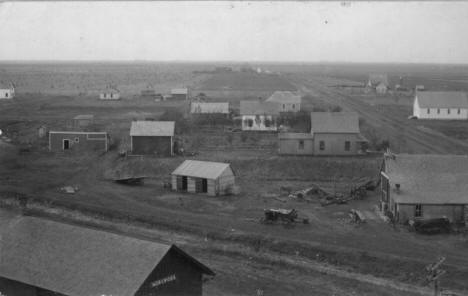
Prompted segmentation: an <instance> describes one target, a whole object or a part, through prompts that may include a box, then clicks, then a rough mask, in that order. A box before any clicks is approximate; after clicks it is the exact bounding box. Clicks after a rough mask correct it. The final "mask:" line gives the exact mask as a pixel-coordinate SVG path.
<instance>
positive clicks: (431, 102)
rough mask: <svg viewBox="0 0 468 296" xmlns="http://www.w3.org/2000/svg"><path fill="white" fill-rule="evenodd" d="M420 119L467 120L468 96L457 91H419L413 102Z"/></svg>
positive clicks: (415, 114) (414, 114)
mask: <svg viewBox="0 0 468 296" xmlns="http://www.w3.org/2000/svg"><path fill="white" fill-rule="evenodd" d="M413 116H415V117H417V118H418V119H445V120H467V119H468V97H467V96H466V93H464V92H457V91H418V92H416V95H415V98H414V103H413Z"/></svg>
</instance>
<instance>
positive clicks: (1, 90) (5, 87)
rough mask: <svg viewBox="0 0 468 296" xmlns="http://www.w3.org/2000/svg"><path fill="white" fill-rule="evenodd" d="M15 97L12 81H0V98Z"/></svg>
mask: <svg viewBox="0 0 468 296" xmlns="http://www.w3.org/2000/svg"><path fill="white" fill-rule="evenodd" d="M14 97H15V86H14V85H13V83H3V82H0V99H13V98H14Z"/></svg>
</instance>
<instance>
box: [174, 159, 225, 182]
mask: <svg viewBox="0 0 468 296" xmlns="http://www.w3.org/2000/svg"><path fill="white" fill-rule="evenodd" d="M228 168H230V164H229V163H223V162H212V161H199V160H185V161H184V162H183V163H182V164H181V165H180V166H178V167H177V168H176V169H175V170H174V171H173V172H172V174H173V175H179V176H188V177H196V178H205V179H216V178H218V177H219V176H220V175H221V174H222V173H223V172H224V171H225V170H226V169H228Z"/></svg>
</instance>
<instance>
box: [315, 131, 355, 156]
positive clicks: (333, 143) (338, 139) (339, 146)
mask: <svg viewBox="0 0 468 296" xmlns="http://www.w3.org/2000/svg"><path fill="white" fill-rule="evenodd" d="M356 135H357V134H345V133H315V134H314V154H315V155H355V154H358V151H359V149H360V143H358V142H356ZM320 141H324V142H325V149H324V150H320ZM346 141H350V142H351V143H350V145H351V146H350V149H349V151H345V142H346Z"/></svg>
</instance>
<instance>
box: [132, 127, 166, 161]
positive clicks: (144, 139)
mask: <svg viewBox="0 0 468 296" xmlns="http://www.w3.org/2000/svg"><path fill="white" fill-rule="evenodd" d="M174 128H175V122H174V121H133V122H132V126H131V128H130V150H131V151H132V154H133V155H159V156H171V155H173V154H174V151H173V149H174Z"/></svg>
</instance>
